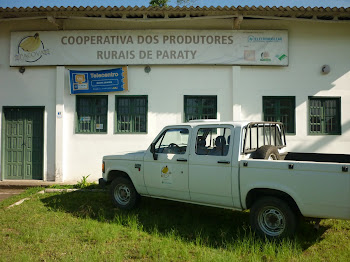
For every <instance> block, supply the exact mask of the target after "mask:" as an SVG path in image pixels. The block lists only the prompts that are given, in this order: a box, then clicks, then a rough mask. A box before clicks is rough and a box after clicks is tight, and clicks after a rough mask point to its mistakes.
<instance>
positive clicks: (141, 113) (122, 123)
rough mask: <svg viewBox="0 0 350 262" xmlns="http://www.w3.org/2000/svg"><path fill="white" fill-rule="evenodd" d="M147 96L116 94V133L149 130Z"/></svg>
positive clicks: (144, 131)
mask: <svg viewBox="0 0 350 262" xmlns="http://www.w3.org/2000/svg"><path fill="white" fill-rule="evenodd" d="M147 103H148V102H147V96H116V99H115V112H116V125H115V132H116V133H146V132H147Z"/></svg>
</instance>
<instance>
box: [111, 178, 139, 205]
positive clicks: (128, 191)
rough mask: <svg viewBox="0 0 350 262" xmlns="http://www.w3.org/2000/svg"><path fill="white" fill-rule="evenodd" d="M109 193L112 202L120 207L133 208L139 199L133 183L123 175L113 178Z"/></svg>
mask: <svg viewBox="0 0 350 262" xmlns="http://www.w3.org/2000/svg"><path fill="white" fill-rule="evenodd" d="M110 193H111V197H112V201H113V204H114V205H115V206H116V207H118V208H120V209H126V210H130V209H133V208H134V207H135V206H136V205H137V204H138V202H139V200H140V195H139V194H138V193H137V192H136V189H135V187H134V185H133V184H132V182H131V181H130V180H129V179H127V178H125V177H117V178H116V179H114V180H113V182H112V184H111V191H110Z"/></svg>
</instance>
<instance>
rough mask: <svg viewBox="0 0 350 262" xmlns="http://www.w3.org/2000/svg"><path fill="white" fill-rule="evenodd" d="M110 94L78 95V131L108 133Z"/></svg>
mask: <svg viewBox="0 0 350 262" xmlns="http://www.w3.org/2000/svg"><path fill="white" fill-rule="evenodd" d="M107 105H108V96H87V95H84V96H82V95H80V96H79V95H77V96H76V119H77V121H76V133H107Z"/></svg>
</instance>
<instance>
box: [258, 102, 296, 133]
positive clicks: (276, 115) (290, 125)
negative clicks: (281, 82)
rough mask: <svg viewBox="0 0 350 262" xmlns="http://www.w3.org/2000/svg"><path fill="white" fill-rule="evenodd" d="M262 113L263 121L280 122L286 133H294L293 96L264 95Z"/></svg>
mask: <svg viewBox="0 0 350 262" xmlns="http://www.w3.org/2000/svg"><path fill="white" fill-rule="evenodd" d="M263 113H264V120H265V121H275V122H282V123H283V124H284V127H285V129H286V133H287V134H295V97H294V96H264V97H263Z"/></svg>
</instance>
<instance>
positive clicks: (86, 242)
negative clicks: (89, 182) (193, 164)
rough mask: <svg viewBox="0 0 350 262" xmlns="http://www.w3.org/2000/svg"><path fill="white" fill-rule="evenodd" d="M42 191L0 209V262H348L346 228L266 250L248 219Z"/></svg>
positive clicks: (344, 224) (332, 223)
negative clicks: (128, 206)
mask: <svg viewBox="0 0 350 262" xmlns="http://www.w3.org/2000/svg"><path fill="white" fill-rule="evenodd" d="M39 190H40V189H30V190H28V191H26V192H25V193H23V194H22V195H20V196H15V197H13V198H10V199H7V200H5V201H3V202H0V225H1V227H0V236H1V238H0V239H1V242H0V261H54V260H58V261H135V260H136V261H349V260H350V221H341V220H331V219H330V220H323V221H322V222H321V227H320V229H319V230H318V231H315V230H314V229H313V226H312V224H311V223H308V222H302V223H301V225H300V230H299V231H298V234H297V235H296V236H295V238H293V239H291V240H284V241H280V242H271V241H264V240H261V239H258V238H255V237H254V236H252V234H251V232H250V226H249V223H248V216H249V213H247V212H233V211H230V210H222V209H217V208H209V207H201V206H195V205H190V204H184V203H176V202H171V201H165V200H158V199H150V198H143V199H142V202H141V205H140V206H139V208H138V209H136V210H134V211H131V212H130V211H129V212H127V211H122V210H119V209H117V208H114V207H113V206H112V205H111V201H110V199H109V196H108V195H107V193H105V192H99V193H96V192H72V193H57V194H56V193H55V194H53V193H50V194H35V193H36V192H37V191H39ZM24 197H30V199H29V200H27V201H25V202H24V203H23V204H21V205H20V206H15V207H12V208H9V209H7V208H6V207H7V206H9V205H10V204H12V203H14V202H15V201H16V200H18V199H21V198H24Z"/></svg>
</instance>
